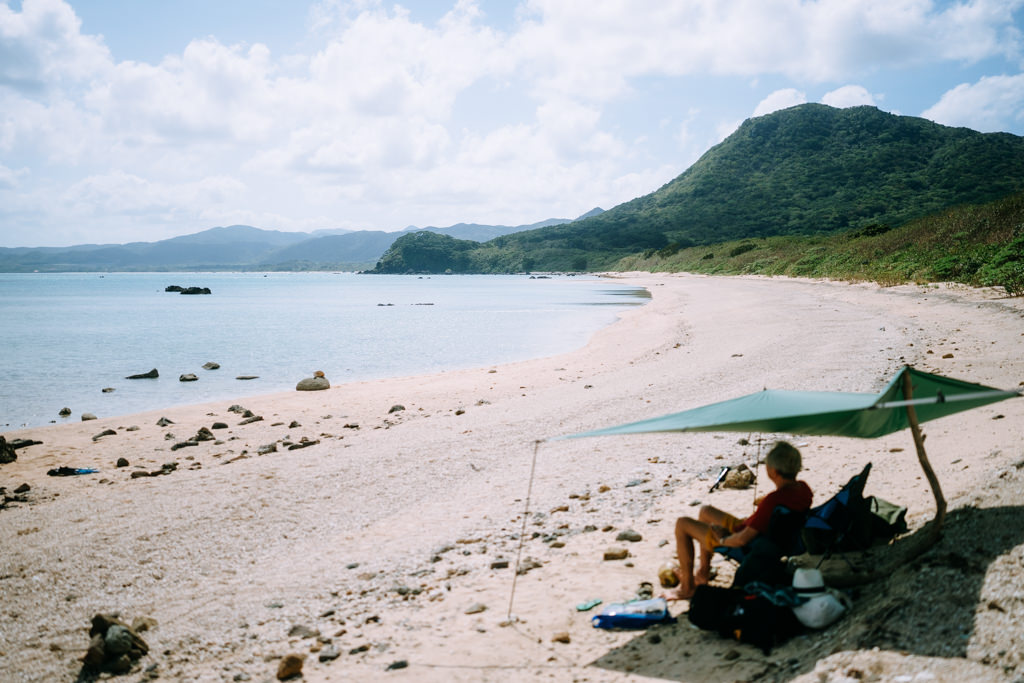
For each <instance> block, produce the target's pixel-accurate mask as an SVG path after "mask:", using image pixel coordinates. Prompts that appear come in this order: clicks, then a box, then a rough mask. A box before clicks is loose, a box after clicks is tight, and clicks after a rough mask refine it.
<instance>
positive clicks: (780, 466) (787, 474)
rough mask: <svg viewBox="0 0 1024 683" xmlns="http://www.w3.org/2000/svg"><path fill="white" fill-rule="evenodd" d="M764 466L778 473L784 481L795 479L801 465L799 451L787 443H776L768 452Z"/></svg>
mask: <svg viewBox="0 0 1024 683" xmlns="http://www.w3.org/2000/svg"><path fill="white" fill-rule="evenodd" d="M764 464H765V466H766V467H771V468H772V469H773V470H775V471H776V472H778V473H779V474H780V475H781V476H782V477H783V478H784V479H796V473H797V472H799V471H800V469H801V468H802V465H803V463H802V462H801V458H800V451H798V450H797V448H796V446H794V445H793V444H791V443H789V442H788V441H776V442H775V445H774V446H772V449H771V450H770V451H768V456H767V457H766V458H765V459H764Z"/></svg>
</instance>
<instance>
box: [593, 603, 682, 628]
mask: <svg viewBox="0 0 1024 683" xmlns="http://www.w3.org/2000/svg"><path fill="white" fill-rule="evenodd" d="M675 620H676V619H675V617H673V616H672V615H671V614H669V612H668V603H667V602H665V598H653V599H651V600H631V601H630V602H620V603H615V604H612V605H608V606H607V607H605V608H604V609H603V610H602V611H601V613H600V614H597V615H594V617H593V618H592V619H591V620H590V622H591V623H592V624H593V625H594V628H627V629H644V628H647V627H648V626H651V625H652V624H667V623H672V622H674V621H675Z"/></svg>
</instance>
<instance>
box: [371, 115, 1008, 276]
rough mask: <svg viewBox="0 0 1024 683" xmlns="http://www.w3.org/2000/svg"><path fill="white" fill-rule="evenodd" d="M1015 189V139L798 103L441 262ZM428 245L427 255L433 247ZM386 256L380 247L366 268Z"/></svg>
mask: <svg viewBox="0 0 1024 683" xmlns="http://www.w3.org/2000/svg"><path fill="white" fill-rule="evenodd" d="M1021 189H1024V138H1021V137H1018V136H1015V135H1010V134H1008V133H978V132H976V131H973V130H969V129H966V128H950V127H948V126H941V125H939V124H936V123H932V122H930V121H927V120H925V119H921V118H915V117H908V116H896V115H893V114H887V113H885V112H882V111H879V110H878V109H876V108H874V107H853V108H848V109H835V108H832V107H828V106H825V105H821V104H805V105H800V106H797V107H792V108H790V109H785V110H782V111H778V112H775V113H772V114H769V115H767V116H762V117H758V118H753V119H749V120H747V121H745V122H744V123H743V124H742V125H741V126H740V127H739V129H738V130H737V131H736V132H735V133H733V134H732V135H730V136H729V137H728V138H727V139H726V140H724V141H723V142H722V143H720V144H719V145H717V146H715V147H713V148H712V149H710V150H709V151H708V152H707V153H706V154H704V156H702V157H701V158H700V159H699V160H698V161H697V162H696V163H695V164H693V166H691V167H690V168H689V169H687V170H686V171H685V172H684V173H683V174H682V175H680V176H679V177H677V178H676V179H675V180H672V181H671V182H669V183H668V184H666V185H665V186H663V187H662V188H660V189H659V190H657V191H656V192H653V193H651V194H649V195H646V196H643V197H639V198H637V199H634V200H632V201H629V202H626V203H624V204H620V205H619V206H616V207H615V208H613V209H610V210H609V211H606V212H604V213H602V214H600V215H598V216H594V217H592V218H588V219H586V220H580V221H576V222H573V223H570V224H567V225H562V226H556V227H550V228H543V229H539V230H531V231H526V232H521V233H516V234H514V235H507V236H503V237H499V238H497V239H494V240H491V241H489V242H486V243H484V244H483V245H481V246H479V247H477V248H476V249H473V250H468V251H467V250H464V249H462V248H461V246H459V247H458V248H456V245H452V254H453V261H452V263H449V264H445V263H442V265H444V266H445V267H444V268H442V269H441V270H442V271H443V270H446V269H450V270H452V271H453V272H508V271H522V270H597V269H602V268H610V267H612V266H613V264H614V263H615V262H616V261H618V260H619V259H620V258H622V257H624V256H628V255H631V254H635V253H638V252H645V251H649V250H652V249H653V250H656V251H665V252H667V253H671V252H673V251H675V250H678V249H679V248H685V247H689V246H694V245H701V244H712V243H717V242H723V241H727V240H735V239H741V238H748V237H768V236H773V235H809V234H820V233H833V232H838V231H843V230H848V229H854V228H864V227H867V226H872V225H885V226H896V225H902V224H904V223H906V222H908V221H910V220H912V219H914V218H918V217H921V216H925V215H928V214H931V213H934V212H937V211H940V210H942V209H945V208H948V207H951V206H956V205H960V204H968V203H981V202H986V201H991V200H994V199H998V198H1000V197H1003V196H1006V195H1008V194H1011V193H1013V192H1016V191H1019V190H1021ZM406 246H407V245H403V244H400V241H399V242H396V243H395V244H394V245H392V249H395V248H400V249H403V250H404V249H405V247H406ZM431 246H432V248H433V249H434V251H435V257H436V255H437V254H436V252H437V250H438V248H439V245H436V244H435V245H431ZM405 253H406V257H404V258H403V260H402V262H403V263H404V262H405V261H407V260H409V255H408V253H407V252H405ZM455 256H457V259H456V258H455ZM413 260H415V259H413ZM435 260H436V258H435ZM396 263H397V261H396V260H394V259H389V258H387V255H385V258H383V259H382V260H381V262H380V263H378V266H377V269H376V272H385V271H382V268H389V267H391V265H392V264H396ZM399 265H401V264H399ZM461 268H468V269H469V270H468V271H461V270H460V269H461ZM386 272H395V271H392V270H388V271H386ZM402 272H404V271H402Z"/></svg>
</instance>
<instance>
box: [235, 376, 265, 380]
mask: <svg viewBox="0 0 1024 683" xmlns="http://www.w3.org/2000/svg"><path fill="white" fill-rule="evenodd" d="M259 378H260V376H259V375H239V376H238V377H235V379H242V380H246V379H259Z"/></svg>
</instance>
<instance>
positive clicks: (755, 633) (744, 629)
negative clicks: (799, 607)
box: [688, 585, 802, 655]
mask: <svg viewBox="0 0 1024 683" xmlns="http://www.w3.org/2000/svg"><path fill="white" fill-rule="evenodd" d="M688 616H689V619H690V623H692V624H693V625H694V626H696V627H698V628H701V629H704V630H707V631H716V632H717V633H718V634H719V635H720V636H722V637H723V638H732V639H736V640H738V641H739V642H741V643H746V644H748V645H753V646H754V647H758V648H760V649H761V651H762V652H764V653H765V654H766V655H767V654H769V653H770V652H771V649H772V648H773V647H775V646H776V645H779V644H780V643H782V642H784V641H786V640H788V639H789V638H790V637H792V636H794V635H796V634H797V633H799V632H800V630H801V628H802V627H801V625H800V622H799V621H797V618H796V616H794V614H793V610H792V609H791V608H789V607H787V606H780V605H776V604H774V603H773V602H772V601H771V600H769V599H768V598H766V597H764V596H762V595H756V594H755V595H748V594H747V593H746V592H745V591H742V590H739V589H737V588H722V587H720V586H708V585H703V586H697V589H696V590H695V591H694V594H693V597H692V598H690V613H689V615H688Z"/></svg>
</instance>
